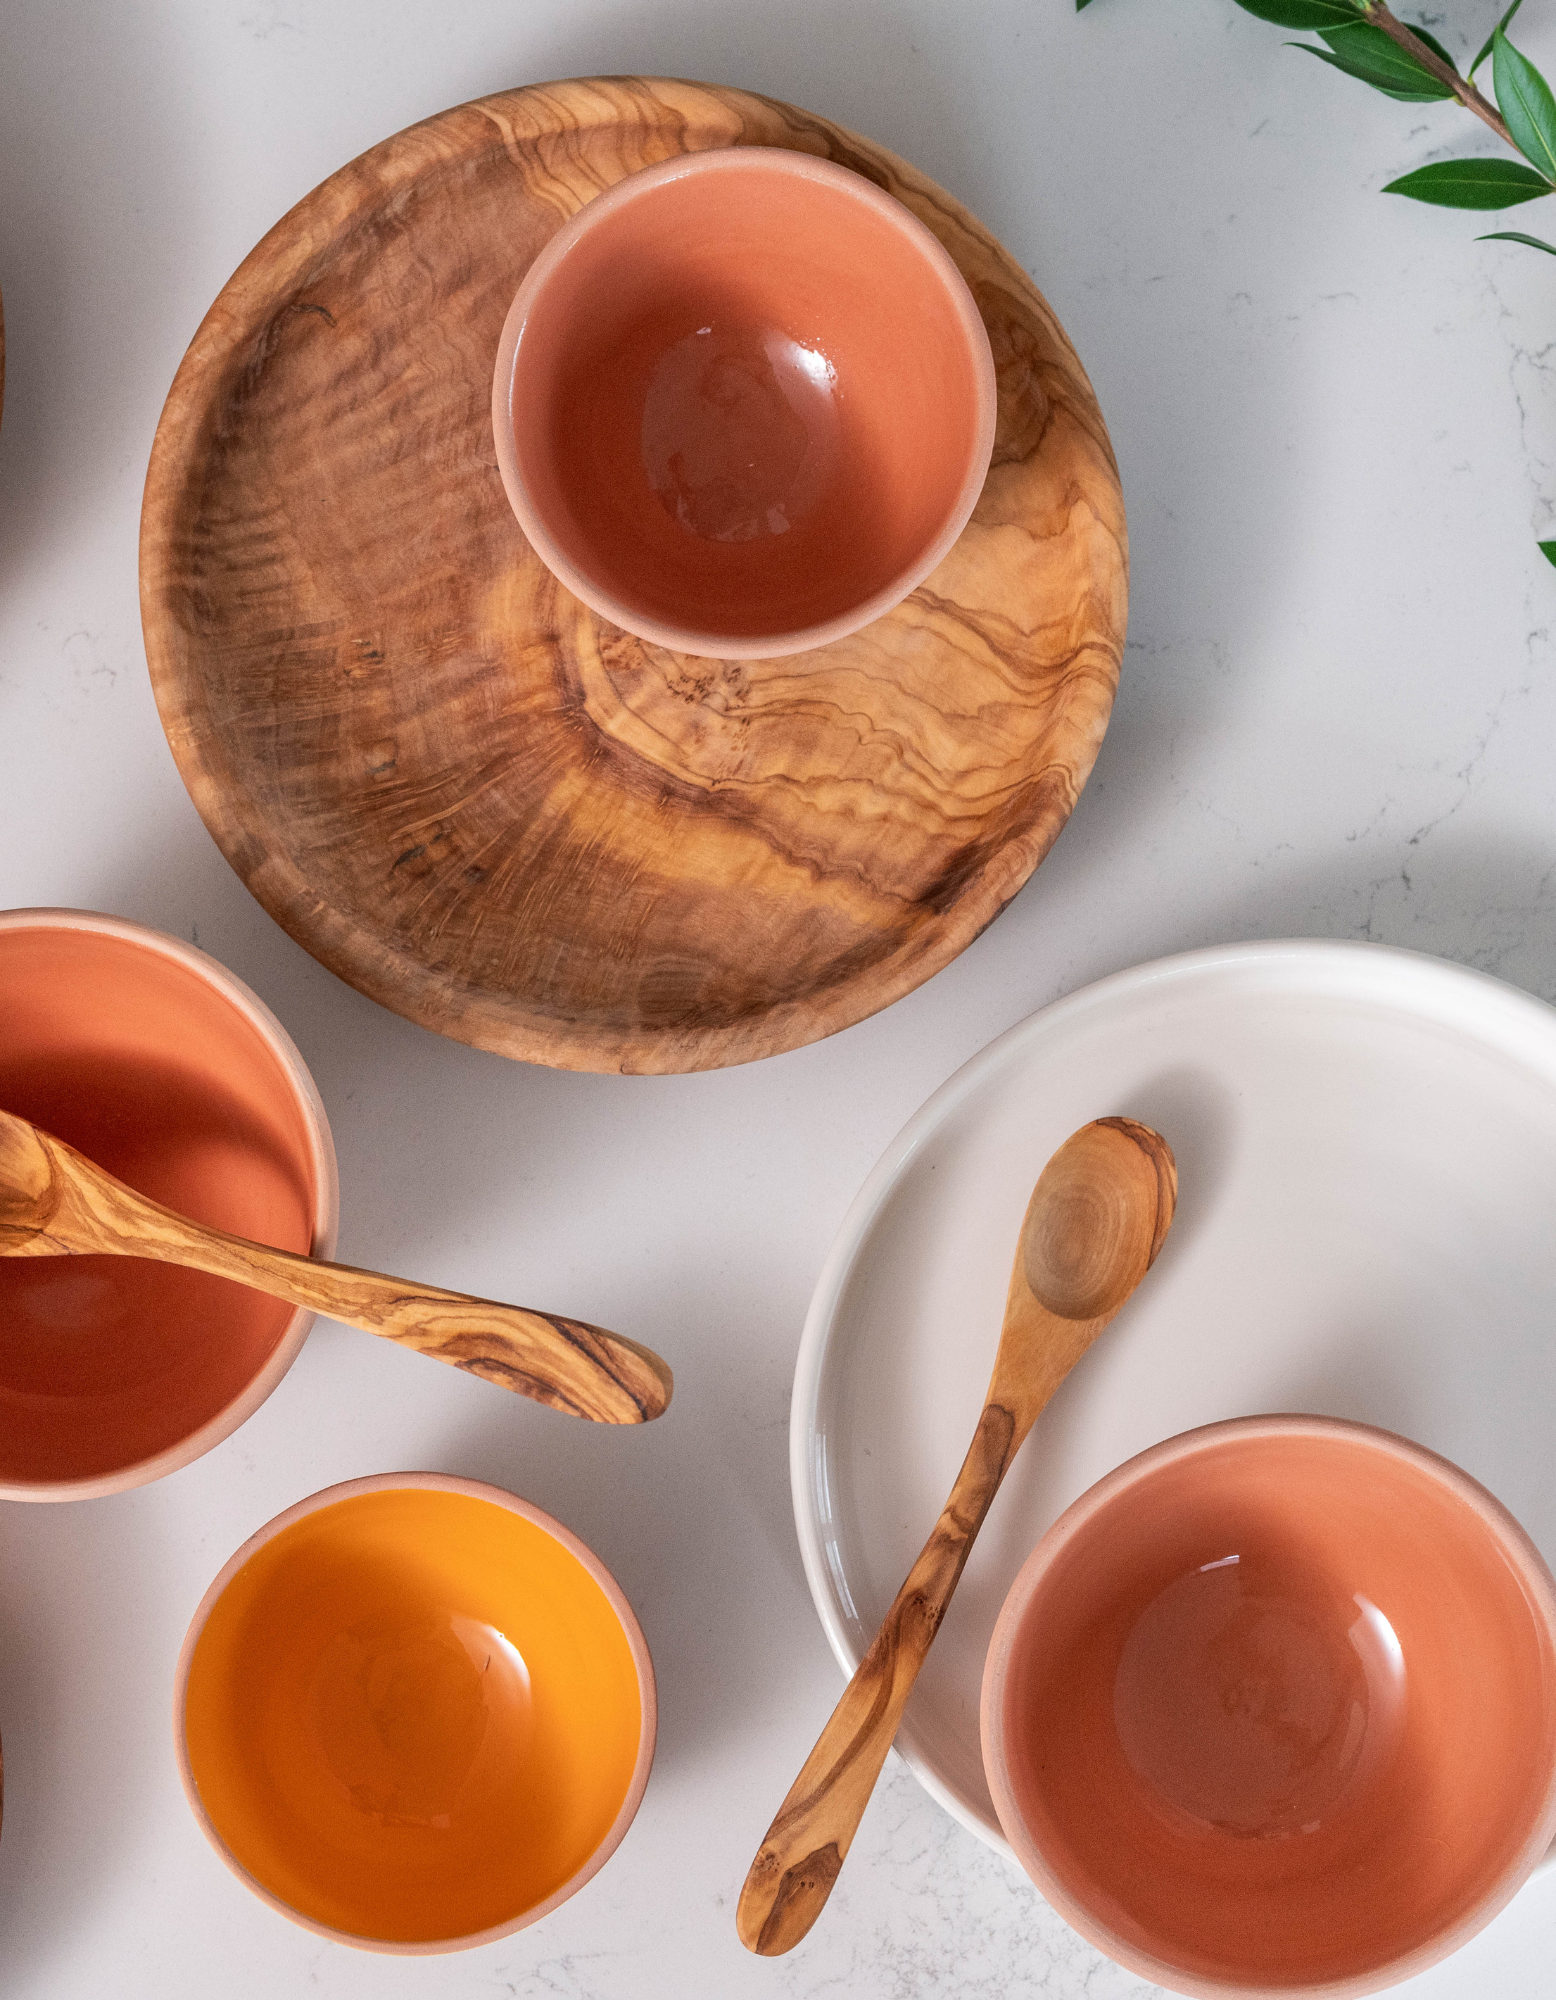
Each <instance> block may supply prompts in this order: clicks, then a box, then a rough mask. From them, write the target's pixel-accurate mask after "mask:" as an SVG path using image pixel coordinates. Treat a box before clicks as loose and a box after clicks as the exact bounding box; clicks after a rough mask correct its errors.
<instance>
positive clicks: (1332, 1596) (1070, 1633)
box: [982, 1416, 1556, 2000]
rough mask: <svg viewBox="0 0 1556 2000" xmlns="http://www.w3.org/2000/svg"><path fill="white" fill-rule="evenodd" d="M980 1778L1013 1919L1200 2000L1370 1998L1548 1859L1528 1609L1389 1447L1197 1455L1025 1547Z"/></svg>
mask: <svg viewBox="0 0 1556 2000" xmlns="http://www.w3.org/2000/svg"><path fill="white" fill-rule="evenodd" d="M982 1734H983V1754H984V1767H985V1770H986V1771H987V1773H988V1779H989V1786H990V1790H991V1792H992V1794H993V1798H994V1803H995V1807H996V1809H997V1811H998V1813H999V1818H1000V1824H1001V1825H1002V1827H1003V1828H1004V1830H1005V1834H1006V1837H1007V1838H1008V1839H1009V1841H1010V1844H1011V1846H1012V1848H1013V1849H1014V1851H1015V1854H1016V1857H1017V1859H1018V1860H1019V1861H1020V1862H1021V1865H1022V1866H1023V1867H1024V1868H1025V1869H1026V1871H1027V1873H1028V1874H1029V1875H1030V1876H1031V1878H1032V1880H1033V1881H1034V1882H1035V1883H1036V1884H1037V1886H1038V1888H1039V1889H1040V1890H1041V1891H1042V1893H1043V1895H1044V1897H1045V1898H1046V1899H1047V1900H1048V1902H1050V1903H1051V1904H1052V1905H1053V1906H1054V1907H1055V1908H1056V1909H1057V1910H1058V1911H1059V1912H1060V1913H1061V1915H1063V1916H1064V1917H1065V1918H1066V1919H1067V1920H1068V1921H1069V1922H1070V1923H1071V1924H1072V1925H1073V1926H1074V1927H1075V1928H1076V1929H1077V1930H1079V1931H1080V1932H1081V1933H1082V1935H1083V1936H1085V1937H1087V1938H1089V1939H1090V1940H1091V1942H1092V1943H1093V1944H1095V1945H1097V1946H1098V1947H1099V1948H1100V1949H1101V1950H1102V1951H1104V1952H1106V1953H1107V1954H1108V1956H1109V1957H1110V1958H1112V1959H1114V1960H1115V1961H1116V1962H1117V1963H1119V1964H1121V1965H1124V1966H1126V1967H1128V1968H1129V1970H1131V1971H1133V1972H1136V1973H1139V1974H1140V1975H1142V1976H1143V1977H1145V1978H1147V1979H1151V1980H1154V1981H1156V1982H1157V1983H1158V1984H1160V1985H1163V1986H1165V1987H1167V1988H1168V1989H1169V1990H1170V1991H1173V1992H1179V1993H1185V1994H1190V1995H1195V1996H1202V2000H1234V1996H1235V2000H1277V1997H1278V1996H1279V2000H1289V1996H1293V1995H1297V1994H1303V1995H1317V1994H1323V1995H1326V1996H1329V2000H1342V1996H1344V2000H1351V1996H1356V1995H1361V1994H1367V1993H1375V1992H1377V1991H1379V1990H1381V1989H1382V1988H1384V1987H1387V1986H1392V1985H1395V1984H1396V1983H1397V1982H1398V1981H1400V1980H1402V1979H1407V1978H1409V1977H1411V1976H1412V1975H1414V1974H1415V1973H1418V1972H1421V1971H1423V1970H1425V1968H1426V1967H1428V1966H1430V1965H1432V1964H1435V1963H1436V1962H1437V1961H1438V1960H1439V1959H1441V1958H1444V1957H1446V1956H1447V1955H1448V1954H1449V1953H1450V1952H1452V1951H1454V1950H1456V1949H1457V1948H1458V1947H1459V1946H1460V1945H1461V1944H1463V1943H1465V1942H1466V1941H1467V1940H1468V1939H1469V1938H1470V1937H1472V1936H1473V1935H1474V1933H1475V1932H1476V1931H1478V1930H1479V1929H1481V1928H1482V1926H1483V1925H1485V1924H1486V1923H1488V1922H1489V1921H1490V1919H1491V1918H1492V1917H1493V1916H1494V1915H1495V1914H1496V1912H1497V1911H1498V1910H1499V1909H1500V1908H1501V1907H1502V1906H1503V1904H1505V1903H1506V1902H1507V1901H1508V1899H1509V1898H1510V1897H1511V1896H1512V1895H1513V1893H1514V1892H1515V1891H1516V1890H1517V1889H1518V1887H1519V1886H1520V1884H1521V1883H1522V1882H1523V1881H1524V1879H1525V1877H1526V1876H1527V1875H1528V1874H1529V1873H1530V1871H1531V1870H1532V1869H1533V1868H1534V1866H1535V1865H1536V1863H1537V1862H1538V1861H1539V1860H1540V1858H1541V1856H1542V1855H1543V1854H1544V1853H1545V1851H1546V1849H1547V1847H1548V1846H1549V1844H1550V1840H1551V1837H1552V1835H1553V1833H1556V1583H1553V1582H1552V1578H1551V1574H1550V1571H1549V1570H1548V1569H1547V1567H1546V1565H1545V1563H1544V1561H1543V1560H1542V1558H1541V1556H1540V1554H1539V1552H1538V1551H1537V1550H1536V1548H1535V1546H1534V1544H1533V1543H1532V1542H1531V1541H1530V1539H1529V1537H1528V1536H1527V1535H1526V1534H1525V1533H1524V1532H1523V1530H1522V1528H1521V1527H1520V1526H1519V1525H1518V1523H1517V1522H1516V1521H1515V1520H1514V1519H1513V1517H1512V1516H1511V1515H1510V1514H1509V1513H1508V1512H1507V1510H1506V1509H1505V1508H1504V1507H1503V1506H1502V1505H1501V1504H1500V1503H1499V1502H1498V1501H1497V1500H1495V1499H1494V1498H1493V1497H1492V1495H1491V1494H1489V1493H1488V1492H1487V1491H1486V1490H1485V1488H1484V1487H1482V1486H1480V1485H1479V1484H1478V1483H1477V1482H1476V1481H1475V1480H1473V1479H1471V1478H1469V1477H1468V1475H1467V1474H1465V1473H1463V1472H1461V1471H1459V1470H1458V1468H1457V1467H1455V1466H1452V1465H1450V1464H1449V1463H1448V1462H1447V1461H1446V1460H1445V1459H1442V1458H1440V1457H1438V1456H1437V1455H1436V1454H1435V1453H1433V1452H1429V1451H1424V1450H1422V1449H1421V1447H1420V1446H1418V1445H1414V1444H1411V1443H1410V1442H1408V1441H1407V1440H1406V1439H1403V1438H1399V1437H1395V1436H1391V1435H1390V1434H1389V1433H1387V1432H1385V1431H1380V1430H1376V1429H1373V1428H1371V1427H1370V1426H1366V1425H1361V1424H1351V1423H1341V1422H1337V1421H1335V1420H1333V1419H1328V1418H1322V1417H1301V1416H1271V1417H1250V1418H1244V1419H1241V1420H1234V1421H1232V1422H1228V1423H1221V1424H1212V1425H1209V1426H1207V1427H1205V1428H1204V1429H1201V1430H1198V1431H1191V1432H1189V1433H1187V1434H1186V1435H1184V1436H1182V1437H1177V1438H1172V1439H1169V1440H1168V1441H1167V1442H1166V1443H1164V1444H1160V1445H1157V1446H1155V1447H1154V1448H1153V1449H1151V1450H1149V1451H1146V1452H1143V1453H1141V1454H1140V1456H1138V1457H1137V1458H1134V1459H1131V1460H1130V1461H1129V1462H1128V1463H1127V1464H1126V1465H1123V1466H1120V1467H1119V1468H1117V1470H1115V1471H1114V1472H1112V1473H1110V1474H1109V1475H1108V1477H1107V1478H1105V1479H1103V1480H1101V1481H1100V1482H1099V1483H1098V1484H1097V1485H1096V1486H1095V1487H1093V1488H1092V1489H1091V1491H1090V1492H1088V1493H1086V1494H1084V1495H1083V1496H1082V1497H1081V1498H1080V1499H1079V1500H1078V1501H1076V1502H1075V1504H1074V1505H1073V1506H1072V1507H1070V1508H1069V1509H1068V1510H1067V1511H1066V1512H1065V1513H1064V1514H1063V1515H1062V1516H1061V1517H1060V1519H1059V1520H1058V1521H1056V1522H1055V1523H1054V1525H1053V1527H1052V1528H1050V1529H1049V1531H1048V1533H1047V1534H1046V1535H1045V1536H1044V1537H1043V1539H1042V1540H1041V1541H1040V1542H1039V1543H1038V1545H1037V1547H1036V1548H1035V1549H1034V1550H1033V1551H1032V1554H1031V1555H1030V1556H1029V1558H1028V1559H1027V1562H1026V1564H1025V1565H1024V1566H1023V1568H1022V1570H1021V1573H1020V1575H1019V1576H1018V1577H1017V1579H1016V1581H1015V1584H1014V1585H1013V1587H1012V1589H1011V1592H1010V1595H1009V1597H1008V1598H1007V1599H1006V1602H1005V1606H1004V1609H1003V1611H1002V1612H1001V1614H1000V1618H999V1622H998V1624H997V1625H996V1626H995V1630H994V1637H993V1640H992V1641H991V1643H990V1647H989V1654H988V1660H987V1664H986V1666H985V1670H984V1680H983V1696H982Z"/></svg>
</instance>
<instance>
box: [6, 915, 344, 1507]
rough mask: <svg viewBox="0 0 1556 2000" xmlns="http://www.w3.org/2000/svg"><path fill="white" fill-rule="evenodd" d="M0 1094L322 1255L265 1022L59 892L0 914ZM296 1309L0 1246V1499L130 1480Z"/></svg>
mask: <svg viewBox="0 0 1556 2000" xmlns="http://www.w3.org/2000/svg"><path fill="white" fill-rule="evenodd" d="M0 1024H3V1028H0V1105H3V1106H4V1108H5V1109H6V1110H7V1111H13V1112H16V1113H19V1114H20V1115H21V1116H22V1117H23V1118H29V1119H31V1120H32V1122H33V1123H34V1124H35V1125H39V1126H42V1127H43V1128H44V1129H45V1130H46V1131H49V1132H52V1133H54V1134H55V1135H56V1136H57V1137H58V1138H61V1139H64V1140H66V1141H67V1142H68V1143H69V1144H70V1145H72V1146H74V1147H76V1148H77V1149H78V1151H80V1152H82V1153H85V1154H86V1155H87V1157H88V1158H89V1159H92V1160H95V1161H97V1163H98V1164H99V1165H100V1166H104V1167H106V1168H107V1169H108V1171H109V1172H110V1173H113V1174H117V1175H118V1176H119V1178H120V1179H121V1180H123V1181H125V1182H127V1183H128V1184H129V1185H130V1186H131V1187H133V1188H137V1189H138V1190H139V1191H140V1192H141V1193H142V1194H145V1195H149V1196H150V1197H151V1198H152V1199H153V1200H155V1201H160V1202H164V1203H166V1205H167V1206H168V1207H170V1208H176V1209H179V1210H180V1211H182V1212H183V1213H184V1214H186V1215H191V1216H193V1217H194V1218H195V1219H196V1220H197V1221H199V1222H205V1223H210V1224H213V1225H214V1226H215V1227H217V1228H219V1229H225V1230H228V1231H229V1232H231V1233H232V1234H234V1235H238V1236H249V1237H253V1238H255V1239H256V1240H257V1241H259V1242H262V1243H271V1244H275V1245H276V1246H278V1247H279V1248H281V1249H283V1250H297V1251H302V1252H304V1253H307V1252H310V1251H312V1252H315V1253H317V1254H318V1255H319V1256H323V1257H328V1256H329V1255H331V1254H332V1252H333V1250H334V1247H335V1228H336V1221H337V1217H338V1213H339V1202H338V1190H337V1184H336V1176H335V1150H334V1146H333V1144H332V1142H331V1139H330V1130H329V1123H328V1120H327V1119H326V1118H325V1115H324V1107H323V1105H322V1104H321V1103H320V1101H319V1095H318V1092H317V1091H316V1090H315V1089H314V1086H313V1081H312V1079H311V1078H310V1076H309V1075H308V1072H307V1070H306V1069H305V1068H304V1066H303V1060H302V1057H301V1056H300V1055H299V1054H298V1053H297V1050H296V1048H295V1047H294V1046H293V1044H292V1042H291V1040H290V1038H289V1037H288V1036H287V1034H286V1031H285V1030H284V1029H283V1028H282V1027H281V1025H280V1023H279V1022H278V1021H277V1020H276V1019H275V1017H274V1015H273V1014H271V1012H270V1011H269V1009H268V1008H267V1007H265V1006H264V1005H263V1004H262V1003H261V1002H260V1001H259V1000H258V999H256V997H255V996H254V995H253V994H252V993H251V992H250V991H249V990H248V988H247V987H246V986H244V985H243V984H242V982H241V981H239V980H237V979H235V978H234V977H233V976H232V974H231V973H230V972H226V971H224V970H223V968H222V967H221V966H219V965H217V964H216V963H215V961H214V960H213V959H210V958H207V957H206V955H205V954H204V953H203V952H201V951H196V950H195V949H194V948H193V947H192V946H190V945H187V944H183V943H181V942H180V941H179V940H178V939H177V938H170V937H164V936H162V935H161V934H160V933H159V932H157V931H152V930H147V929H145V928H143V927H142V926H141V925H139V924H132V923H126V922H123V921H122V920H120V919H119V918H116V917H104V916H94V915H89V914H86V913H84V912H82V911H79V910H11V911H6V912H0ZM312 1323H313V1318H312V1315H311V1314H309V1313H305V1312H296V1311H293V1310H292V1308H291V1307H289V1306H286V1305H283V1304H281V1303H279V1302H278V1301H276V1300H274V1299H267V1298H265V1297H263V1296H262V1295H261V1294H260V1293H258V1292H251V1291H247V1290H245V1289H243V1288H242V1287H240V1286H237V1285H232V1284H228V1283H227V1282H226V1281H224V1280H223V1279H220V1278H210V1277H206V1276H205V1275H204V1274H203V1273H201V1272H197V1271H185V1270H180V1269H178V1268H176V1267H175V1266H173V1265H171V1264H153V1263H149V1262H143V1261H142V1260H141V1259H139V1258H125V1257H46V1258H9V1259H0V1325H3V1328H4V1339H3V1340H0V1498H5V1499H10V1500H73V1499H86V1498H90V1497H92V1496H94V1495H97V1494H102V1493H114V1492H118V1491H119V1490H120V1489H121V1488H124V1487H128V1486H139V1485H143V1484H144V1483H145V1482H146V1481H147V1480H151V1479H158V1478H160V1477H161V1476H162V1475H163V1473H166V1472H172V1471H175V1470H176V1469H177V1468H178V1467H179V1466H181V1465H187V1464H188V1463H189V1461H190V1460H191V1459H194V1458H198V1457H199V1456H200V1454H201V1453H202V1452H206V1451H209V1450H210V1449H211V1447H212V1446H213V1445H215V1444H219V1443H220V1442H221V1440H222V1439H223V1438H225V1437H227V1436H228V1435H229V1434H230V1433H231V1432H232V1431H234V1430H236V1429H237V1427H238V1425H239V1424H241V1423H242V1422H243V1420H244V1419H245V1418H246V1417H248V1416H250V1415H251V1414H252V1413H253V1412H254V1411H255V1410H256V1409H258V1407H259V1405H260V1404H261V1403H262V1402H263V1401H264V1400H265V1398H266V1397H267V1396H268V1395H269V1394H270V1392H271V1390H272V1389H273V1388H274V1387H275V1386H276V1384H277V1383H278V1382H279V1381H280V1379H281V1377H282V1376H283V1375H284V1374H285V1373H286V1371H287V1369H288V1368H289V1367H290V1366H291V1364H292V1362H293V1361H294V1360H295V1358H296V1356H297V1353H298V1350H299V1349H300V1348H301V1346H302V1344H303V1341H304V1340H305V1339H306V1338H307V1334H308V1329H309V1327H310V1326H311V1325H312Z"/></svg>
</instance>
